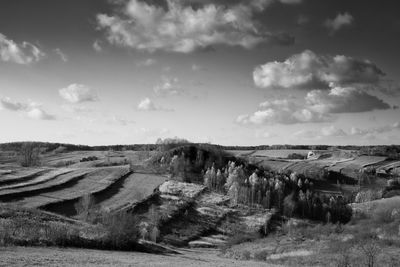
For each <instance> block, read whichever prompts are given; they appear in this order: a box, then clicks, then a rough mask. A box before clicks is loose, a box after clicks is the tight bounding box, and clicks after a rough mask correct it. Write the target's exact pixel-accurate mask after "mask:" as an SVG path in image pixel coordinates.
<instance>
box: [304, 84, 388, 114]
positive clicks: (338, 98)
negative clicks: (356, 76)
mask: <svg viewBox="0 0 400 267" xmlns="http://www.w3.org/2000/svg"><path fill="white" fill-rule="evenodd" d="M305 100H306V103H307V105H308V106H309V107H310V109H311V110H313V111H315V112H318V113H325V114H326V113H354V112H365V111H372V110H379V109H390V108H391V107H390V105H389V104H387V103H386V102H384V101H383V100H381V99H379V98H378V97H376V96H373V95H371V94H368V93H366V92H364V91H362V90H360V89H357V88H354V87H332V88H331V89H330V90H329V91H328V92H327V91H326V90H313V91H311V92H309V93H308V94H307V96H306V97H305Z"/></svg>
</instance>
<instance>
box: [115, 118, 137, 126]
mask: <svg viewBox="0 0 400 267" xmlns="http://www.w3.org/2000/svg"><path fill="white" fill-rule="evenodd" d="M108 122H109V123H110V124H118V125H121V126H128V125H130V124H135V123H136V122H135V121H134V120H131V119H127V118H123V117H119V116H112V117H111V119H110V120H108Z"/></svg>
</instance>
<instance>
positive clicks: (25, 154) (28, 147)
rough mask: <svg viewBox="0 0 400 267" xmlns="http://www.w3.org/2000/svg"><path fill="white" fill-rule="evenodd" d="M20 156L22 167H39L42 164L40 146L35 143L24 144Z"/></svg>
mask: <svg viewBox="0 0 400 267" xmlns="http://www.w3.org/2000/svg"><path fill="white" fill-rule="evenodd" d="M19 155H20V163H21V166H23V167H31V166H37V165H39V163H40V157H39V155H40V145H38V144H37V143H34V142H27V143H23V144H22V146H21V149H20V151H19Z"/></svg>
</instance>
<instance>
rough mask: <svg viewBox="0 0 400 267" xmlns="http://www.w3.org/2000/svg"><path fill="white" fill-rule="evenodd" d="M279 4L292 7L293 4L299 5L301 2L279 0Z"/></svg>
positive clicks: (298, 0)
mask: <svg viewBox="0 0 400 267" xmlns="http://www.w3.org/2000/svg"><path fill="white" fill-rule="evenodd" d="M279 2H281V3H282V4H289V5H293V4H300V3H301V2H303V0H279Z"/></svg>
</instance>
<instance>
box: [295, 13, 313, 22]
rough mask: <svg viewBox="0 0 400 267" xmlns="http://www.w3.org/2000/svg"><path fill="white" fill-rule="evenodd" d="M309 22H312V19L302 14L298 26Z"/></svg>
mask: <svg viewBox="0 0 400 267" xmlns="http://www.w3.org/2000/svg"><path fill="white" fill-rule="evenodd" d="M309 21H310V19H309V18H308V17H307V16H306V15H303V14H300V15H299V16H298V17H297V24H298V25H304V24H307V23H308V22H309Z"/></svg>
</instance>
